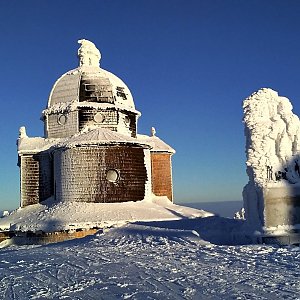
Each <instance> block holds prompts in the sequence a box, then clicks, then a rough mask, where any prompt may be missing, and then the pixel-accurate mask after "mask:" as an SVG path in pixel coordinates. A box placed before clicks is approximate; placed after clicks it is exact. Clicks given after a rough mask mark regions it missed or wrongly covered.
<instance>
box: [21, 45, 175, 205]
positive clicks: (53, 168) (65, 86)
mask: <svg viewBox="0 0 300 300" xmlns="http://www.w3.org/2000/svg"><path fill="white" fill-rule="evenodd" d="M78 42H79V44H80V45H81V46H80V48H79V50H78V57H79V67H78V68H76V69H74V70H71V71H68V72H67V73H65V74H64V75H62V76H61V77H60V78H59V79H58V80H57V81H56V82H55V84H54V86H53V88H52V90H51V93H50V96H49V100H48V105H47V108H46V109H45V110H44V111H43V112H42V120H43V122H44V137H28V136H27V134H26V130H25V127H21V128H20V133H19V139H18V157H19V159H18V165H19V167H20V181H21V206H22V207H24V206H27V205H31V204H36V203H39V202H42V201H44V200H46V199H48V198H50V197H53V199H55V200H56V201H79V202H102V203H103V202H125V201H138V200H143V199H147V198H149V197H151V195H152V193H154V194H155V195H158V196H167V197H168V198H169V199H170V200H171V201H172V198H173V195H172V194H173V193H172V164H171V156H172V154H173V153H175V151H174V150H173V149H172V148H171V147H170V146H169V145H167V144H166V143H165V142H163V141H162V140H161V139H159V138H158V137H157V136H155V129H154V128H153V129H152V133H151V136H146V135H140V134H137V120H138V118H139V117H140V116H141V114H140V112H139V111H137V110H136V109H135V105H134V101H133V97H132V95H131V92H130V90H129V89H128V87H127V86H126V84H125V83H124V82H123V81H122V80H121V79H119V78H118V77H117V76H115V75H114V74H112V73H110V72H108V71H106V70H104V69H102V68H100V65H99V62H100V58H101V54H100V52H99V50H98V49H97V48H96V46H95V45H94V44H93V43H92V42H90V41H87V40H79V41H78Z"/></svg>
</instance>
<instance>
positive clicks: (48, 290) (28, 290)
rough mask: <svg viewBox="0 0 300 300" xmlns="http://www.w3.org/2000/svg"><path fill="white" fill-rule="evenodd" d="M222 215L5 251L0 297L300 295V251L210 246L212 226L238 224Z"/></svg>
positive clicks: (127, 227)
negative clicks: (210, 229) (223, 217)
mask: <svg viewBox="0 0 300 300" xmlns="http://www.w3.org/2000/svg"><path fill="white" fill-rule="evenodd" d="M209 220H210V221H209ZM220 220H221V218H218V217H207V218H200V219H198V218H196V219H179V220H176V221H171V220H169V221H160V222H138V223H135V224H127V225H123V226H122V227H118V228H111V229H107V230H106V231H104V232H103V233H100V232H99V233H98V234H95V235H93V236H90V237H86V238H83V239H77V240H73V241H66V242H62V243H57V244H51V245H44V246H21V247H17V246H12V247H9V248H5V249H0V298H1V299H72V300H73V299H97V300H99V299H100V300H101V299H141V300H142V299H163V300H165V299H299V295H300V285H299V267H300V249H299V248H298V247H283V248H279V247H277V246H276V247H275V246H264V245H259V246H258V245H252V246H249V245H242V246H233V245H232V246H225V245H216V244H212V243H211V242H210V241H213V236H212V235H211V234H210V233H209V227H211V228H212V227H214V228H219V229H220V228H222V229H221V231H220V233H221V232H222V234H223V236H226V235H227V234H228V226H224V225H225V224H227V225H228V223H230V222H235V225H234V226H237V224H239V223H238V222H241V221H234V220H230V219H223V221H222V222H221V221H220ZM208 221H209V222H208ZM201 222H205V223H201ZM209 223H210V224H211V226H209ZM220 238H221V235H220V236H219V238H218V240H219V241H221V240H220Z"/></svg>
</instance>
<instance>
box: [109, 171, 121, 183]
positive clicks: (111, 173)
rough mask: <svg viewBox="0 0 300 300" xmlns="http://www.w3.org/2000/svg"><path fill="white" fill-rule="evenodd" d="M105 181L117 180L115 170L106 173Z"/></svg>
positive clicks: (117, 173)
mask: <svg viewBox="0 0 300 300" xmlns="http://www.w3.org/2000/svg"><path fill="white" fill-rule="evenodd" d="M106 179H107V180H108V181H109V182H116V181H118V179H119V172H118V171H117V170H114V169H111V170H108V171H107V172H106Z"/></svg>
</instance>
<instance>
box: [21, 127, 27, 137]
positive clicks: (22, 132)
mask: <svg viewBox="0 0 300 300" xmlns="http://www.w3.org/2000/svg"><path fill="white" fill-rule="evenodd" d="M27 137H28V136H27V134H26V128H25V126H22V127H20V129H19V138H20V139H23V138H27Z"/></svg>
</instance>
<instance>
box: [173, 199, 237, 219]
mask: <svg viewBox="0 0 300 300" xmlns="http://www.w3.org/2000/svg"><path fill="white" fill-rule="evenodd" d="M178 205H184V206H188V207H193V208H197V209H203V210H206V211H209V212H212V213H214V214H217V215H219V216H221V217H226V218H233V217H234V214H235V213H236V212H237V211H239V210H240V209H241V208H242V207H243V201H242V200H240V201H220V202H197V203H178Z"/></svg>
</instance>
